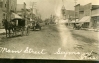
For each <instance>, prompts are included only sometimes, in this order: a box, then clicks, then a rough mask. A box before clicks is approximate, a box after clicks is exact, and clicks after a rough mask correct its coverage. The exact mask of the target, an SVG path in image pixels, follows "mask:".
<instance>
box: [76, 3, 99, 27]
mask: <svg viewBox="0 0 99 63" xmlns="http://www.w3.org/2000/svg"><path fill="white" fill-rule="evenodd" d="M75 12H76V14H75V17H76V18H77V19H79V21H78V23H82V27H83V28H96V27H97V23H99V22H98V20H99V5H92V3H88V4H86V5H83V6H82V5H80V4H77V5H76V6H75Z"/></svg>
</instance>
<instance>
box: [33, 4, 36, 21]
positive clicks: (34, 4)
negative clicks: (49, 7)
mask: <svg viewBox="0 0 99 63" xmlns="http://www.w3.org/2000/svg"><path fill="white" fill-rule="evenodd" d="M35 3H36V2H32V20H33V17H34V16H33V11H34V9H33V8H34V5H35Z"/></svg>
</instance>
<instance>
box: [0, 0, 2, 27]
mask: <svg viewBox="0 0 99 63" xmlns="http://www.w3.org/2000/svg"><path fill="white" fill-rule="evenodd" d="M2 7H3V0H0V28H3V26H2V25H3V24H2V18H3V11H2Z"/></svg>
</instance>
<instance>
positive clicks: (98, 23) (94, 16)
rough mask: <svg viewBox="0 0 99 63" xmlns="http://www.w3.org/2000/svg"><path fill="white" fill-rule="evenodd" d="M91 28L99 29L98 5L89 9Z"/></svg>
mask: <svg viewBox="0 0 99 63" xmlns="http://www.w3.org/2000/svg"><path fill="white" fill-rule="evenodd" d="M90 26H91V28H93V29H97V28H99V5H93V6H92V9H91V25H90Z"/></svg>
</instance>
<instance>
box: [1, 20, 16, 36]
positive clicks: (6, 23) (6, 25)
mask: <svg viewBox="0 0 99 63" xmlns="http://www.w3.org/2000/svg"><path fill="white" fill-rule="evenodd" d="M2 23H3V26H4V28H5V31H6V37H8V36H9V37H11V31H12V32H13V35H14V32H15V24H14V23H13V22H11V21H7V20H6V19H3V21H2Z"/></svg>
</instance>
